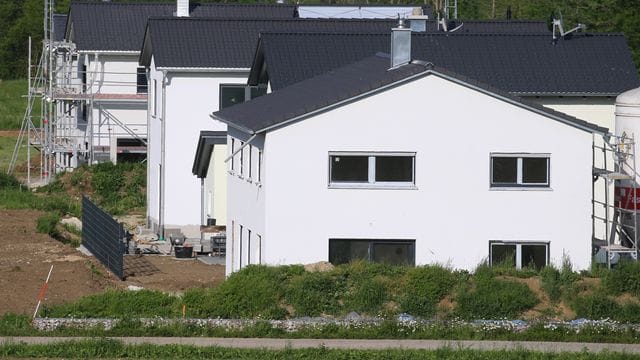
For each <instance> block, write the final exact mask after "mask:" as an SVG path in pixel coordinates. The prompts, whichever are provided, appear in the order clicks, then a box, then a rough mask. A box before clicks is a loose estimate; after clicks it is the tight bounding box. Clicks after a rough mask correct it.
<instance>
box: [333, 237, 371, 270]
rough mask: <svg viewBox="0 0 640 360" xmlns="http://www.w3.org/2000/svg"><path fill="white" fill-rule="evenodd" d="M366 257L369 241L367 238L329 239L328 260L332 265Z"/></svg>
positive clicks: (367, 256) (367, 257)
mask: <svg viewBox="0 0 640 360" xmlns="http://www.w3.org/2000/svg"><path fill="white" fill-rule="evenodd" d="M368 259H369V241H367V240H335V239H330V240H329V262H330V263H332V264H334V265H339V264H347V263H349V262H351V261H355V260H368Z"/></svg>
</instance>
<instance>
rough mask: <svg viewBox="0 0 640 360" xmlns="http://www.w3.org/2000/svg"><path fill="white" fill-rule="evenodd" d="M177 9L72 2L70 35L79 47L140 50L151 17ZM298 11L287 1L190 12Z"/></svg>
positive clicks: (268, 14) (278, 14) (264, 14)
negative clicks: (286, 2)
mask: <svg viewBox="0 0 640 360" xmlns="http://www.w3.org/2000/svg"><path fill="white" fill-rule="evenodd" d="M175 11H176V5H175V4H171V3H163V4H154V3H115V2H72V3H71V5H70V7H69V24H70V27H69V28H68V29H67V33H66V38H67V39H68V40H71V41H73V42H74V43H76V47H77V49H78V50H85V51H86V50H94V51H140V47H141V44H142V37H143V35H144V30H145V25H146V23H147V19H148V18H149V17H152V16H173V14H174V13H175ZM295 11H296V7H295V5H283V4H227V3H214V4H209V3H208V4H197V3H196V4H191V6H190V15H191V16H194V17H216V18H232V17H248V18H285V17H290V18H293V17H294V16H295ZM71 30H73V34H72V35H71ZM70 36H71V37H72V39H69V37H70Z"/></svg>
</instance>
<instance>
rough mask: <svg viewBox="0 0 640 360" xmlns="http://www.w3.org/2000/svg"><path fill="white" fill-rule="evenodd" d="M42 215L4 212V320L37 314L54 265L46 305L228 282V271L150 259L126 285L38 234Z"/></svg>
mask: <svg viewBox="0 0 640 360" xmlns="http://www.w3.org/2000/svg"><path fill="white" fill-rule="evenodd" d="M41 214H42V213H41V212H39V211H33V210H0V249H1V250H0V315H3V314H5V313H10V312H11V313H26V314H32V313H33V311H34V309H35V306H36V303H37V301H38V295H39V293H40V290H41V288H42V286H43V283H44V281H45V279H46V277H47V273H48V272H49V268H50V267H51V265H53V272H52V275H51V279H50V280H49V286H48V288H47V290H46V295H45V297H44V300H43V304H46V305H54V304H60V303H65V302H71V301H75V300H77V299H79V298H80V297H83V296H86V295H91V294H96V293H101V292H103V291H105V290H107V289H126V288H127V287H128V286H129V285H136V286H141V287H144V288H149V289H155V290H161V291H167V292H172V293H175V292H181V291H183V290H185V289H187V288H190V287H205V286H216V285H217V284H219V283H220V282H222V281H223V280H224V266H221V265H206V264H203V263H201V262H200V261H197V260H178V259H174V258H173V257H168V256H152V255H150V256H144V257H132V258H131V259H127V264H128V266H129V269H128V271H130V276H129V277H128V278H127V279H126V280H125V281H120V280H118V279H117V278H116V277H115V276H114V275H113V274H112V273H111V272H110V271H109V270H107V269H106V268H105V267H104V266H102V264H101V263H100V262H99V261H97V260H96V259H95V258H93V257H90V256H86V255H84V254H82V253H80V252H79V251H78V250H76V249H74V248H72V247H70V246H68V245H65V244H63V243H61V242H59V241H57V240H55V239H52V238H51V237H49V236H48V235H45V234H38V233H36V219H37V218H38V216H40V215H41Z"/></svg>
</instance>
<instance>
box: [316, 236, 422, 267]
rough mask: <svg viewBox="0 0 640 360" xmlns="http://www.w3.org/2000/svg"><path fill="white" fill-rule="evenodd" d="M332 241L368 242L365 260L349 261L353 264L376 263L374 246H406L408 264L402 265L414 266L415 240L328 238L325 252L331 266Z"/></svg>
mask: <svg viewBox="0 0 640 360" xmlns="http://www.w3.org/2000/svg"><path fill="white" fill-rule="evenodd" d="M334 241H342V242H345V241H356V242H368V244H367V259H349V262H353V261H358V260H365V261H367V262H371V263H378V262H376V261H374V255H375V251H374V247H375V245H384V244H397V245H408V249H409V253H408V254H407V256H408V257H409V260H410V261H409V262H408V263H407V264H404V265H408V266H415V264H416V239H401V238H398V239H389V238H385V239H375V238H329V241H328V242H327V245H328V246H327V251H328V256H327V259H328V261H329V262H331V263H332V264H334V263H333V262H332V258H331V256H332V251H331V249H332V246H331V245H332V242H334ZM339 264H344V263H339ZM334 265H338V264H334Z"/></svg>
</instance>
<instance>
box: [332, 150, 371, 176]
mask: <svg viewBox="0 0 640 360" xmlns="http://www.w3.org/2000/svg"><path fill="white" fill-rule="evenodd" d="M329 160H330V161H331V181H346V182H368V181H369V158H368V157H367V156H342V155H333V156H331V158H330V159H329Z"/></svg>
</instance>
